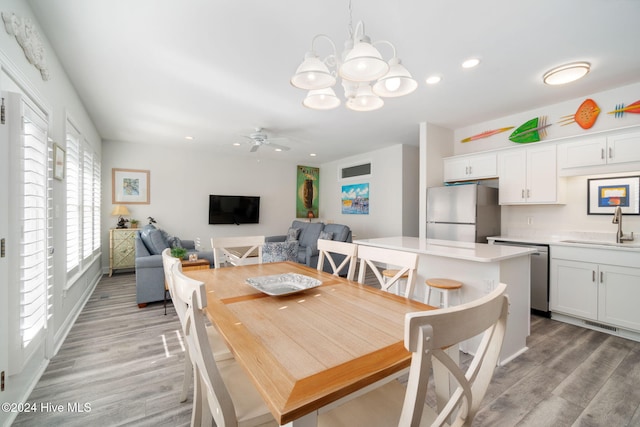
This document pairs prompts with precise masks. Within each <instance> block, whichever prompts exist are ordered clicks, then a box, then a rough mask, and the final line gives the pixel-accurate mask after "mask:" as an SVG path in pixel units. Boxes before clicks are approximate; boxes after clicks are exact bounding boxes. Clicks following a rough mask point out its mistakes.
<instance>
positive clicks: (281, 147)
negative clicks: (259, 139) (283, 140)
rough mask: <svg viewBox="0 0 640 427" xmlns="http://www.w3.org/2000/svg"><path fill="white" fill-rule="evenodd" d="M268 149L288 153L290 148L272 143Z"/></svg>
mask: <svg viewBox="0 0 640 427" xmlns="http://www.w3.org/2000/svg"><path fill="white" fill-rule="evenodd" d="M269 147H272V148H273V149H274V150H276V149H277V150H282V151H289V150H290V148H289V147H285V146H284V145H280V144H274V143H272V142H270V143H269Z"/></svg>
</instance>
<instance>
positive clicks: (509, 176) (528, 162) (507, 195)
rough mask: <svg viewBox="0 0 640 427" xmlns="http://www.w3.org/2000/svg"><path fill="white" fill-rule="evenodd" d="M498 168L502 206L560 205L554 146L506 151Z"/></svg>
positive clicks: (560, 198) (500, 158)
mask: <svg viewBox="0 0 640 427" xmlns="http://www.w3.org/2000/svg"><path fill="white" fill-rule="evenodd" d="M498 166H499V169H498V172H499V173H498V176H499V178H500V181H499V184H498V185H499V189H500V204H501V205H520V204H552V203H562V194H563V192H562V188H561V187H560V183H559V182H558V174H557V166H556V146H555V145H543V146H540V147H520V148H517V149H511V150H506V151H504V152H501V153H499V154H498Z"/></svg>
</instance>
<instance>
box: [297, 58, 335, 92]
mask: <svg viewBox="0 0 640 427" xmlns="http://www.w3.org/2000/svg"><path fill="white" fill-rule="evenodd" d="M291 84H292V85H293V86H295V87H297V88H299V89H306V90H314V89H324V88H327V87H331V86H333V85H334V84H336V78H335V77H334V76H333V75H331V73H330V72H329V69H328V68H327V66H326V65H325V64H324V63H323V62H322V61H321V60H320V58H318V57H317V56H316V55H314V54H313V53H311V52H310V53H307V55H306V56H305V58H304V61H303V62H302V64H300V66H299V67H298V69H297V70H296V73H295V74H294V75H293V77H291Z"/></svg>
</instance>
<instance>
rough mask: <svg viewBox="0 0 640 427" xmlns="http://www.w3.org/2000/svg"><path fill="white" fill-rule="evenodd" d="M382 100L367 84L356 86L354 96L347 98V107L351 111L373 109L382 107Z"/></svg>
mask: <svg viewBox="0 0 640 427" xmlns="http://www.w3.org/2000/svg"><path fill="white" fill-rule="evenodd" d="M383 105H384V101H383V100H382V98H380V97H379V96H377V95H376V94H374V93H373V91H372V90H371V86H370V85H368V84H361V85H360V86H359V87H358V90H357V92H356V96H355V97H353V98H349V99H348V100H347V104H346V106H347V108H348V109H350V110H353V111H373V110H377V109H379V108H382V106H383Z"/></svg>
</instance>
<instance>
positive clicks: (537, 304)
mask: <svg viewBox="0 0 640 427" xmlns="http://www.w3.org/2000/svg"><path fill="white" fill-rule="evenodd" d="M494 244H495V245H505V246H521V247H525V248H533V249H535V250H536V251H537V252H535V253H532V254H531V313H533V314H538V315H541V316H545V317H550V315H551V313H550V312H549V246H548V245H540V244H538V243H526V242H512V241H506V240H495V241H494Z"/></svg>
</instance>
